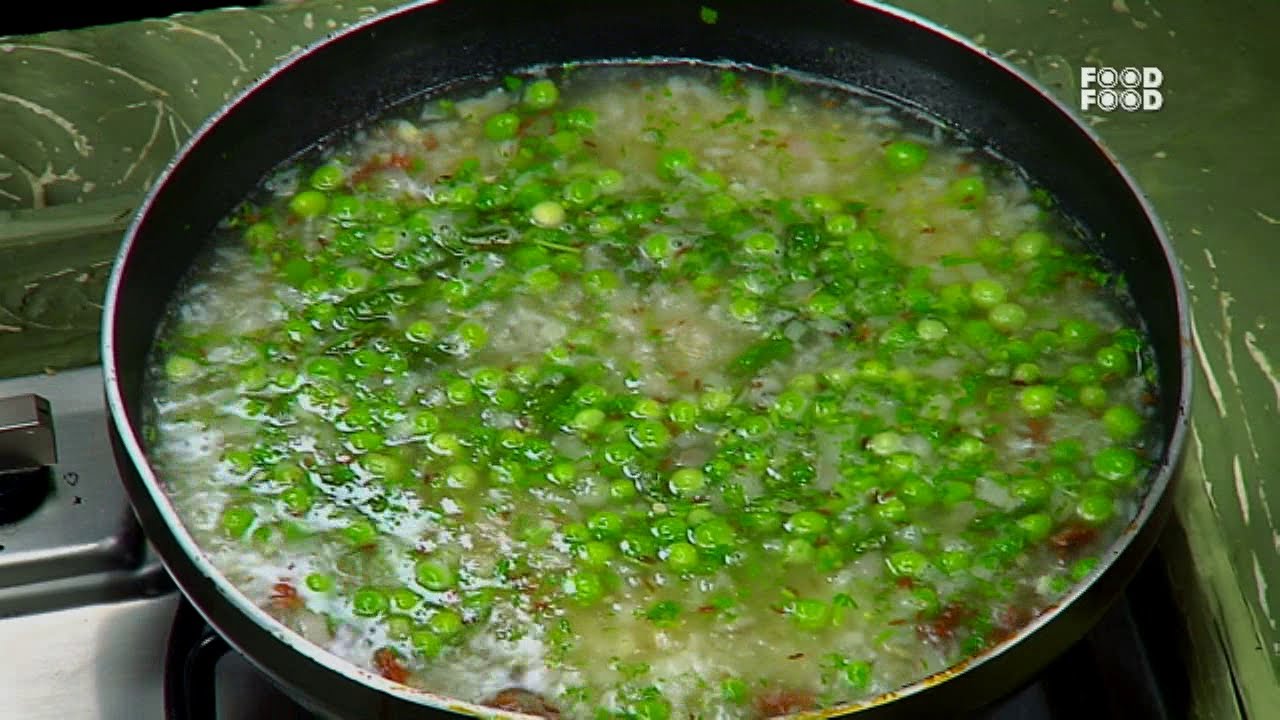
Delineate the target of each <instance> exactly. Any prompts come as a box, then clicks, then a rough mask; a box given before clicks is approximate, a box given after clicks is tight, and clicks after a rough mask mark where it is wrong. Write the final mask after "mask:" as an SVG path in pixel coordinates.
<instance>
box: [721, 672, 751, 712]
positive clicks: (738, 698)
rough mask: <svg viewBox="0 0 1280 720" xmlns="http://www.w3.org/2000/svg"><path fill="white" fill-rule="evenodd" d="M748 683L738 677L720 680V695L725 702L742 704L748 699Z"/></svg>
mask: <svg viewBox="0 0 1280 720" xmlns="http://www.w3.org/2000/svg"><path fill="white" fill-rule="evenodd" d="M747 693H748V689H747V684H746V683H745V682H743V681H742V680H740V679H738V678H733V677H731V678H725V679H724V680H721V681H720V697H721V698H723V699H724V701H725V702H730V703H733V704H735V705H741V704H743V703H745V702H746V701H747V697H748V696H747Z"/></svg>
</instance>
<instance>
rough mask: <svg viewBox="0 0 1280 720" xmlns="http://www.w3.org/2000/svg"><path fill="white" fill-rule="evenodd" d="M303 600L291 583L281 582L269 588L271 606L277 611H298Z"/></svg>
mask: <svg viewBox="0 0 1280 720" xmlns="http://www.w3.org/2000/svg"><path fill="white" fill-rule="evenodd" d="M303 604H304V603H303V600H302V597H301V596H300V595H298V589H297V588H295V587H294V586H293V584H292V583H289V582H285V581H281V582H278V583H276V584H275V585H272V586H271V605H272V606H273V607H275V608H276V609H278V610H299V609H301V608H302V606H303Z"/></svg>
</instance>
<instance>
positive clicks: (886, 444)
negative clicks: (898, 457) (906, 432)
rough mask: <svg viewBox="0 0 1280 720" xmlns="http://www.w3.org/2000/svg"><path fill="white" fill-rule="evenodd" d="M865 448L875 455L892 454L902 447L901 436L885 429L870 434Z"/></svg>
mask: <svg viewBox="0 0 1280 720" xmlns="http://www.w3.org/2000/svg"><path fill="white" fill-rule="evenodd" d="M867 449H868V450H870V451H871V452H873V453H875V454H876V455H880V456H882V457H883V456H886V455H892V454H894V453H896V452H898V451H899V450H901V449H902V436H901V435H899V434H898V433H896V432H892V431H889V430H886V431H884V432H879V433H876V434H875V435H872V436H871V438H870V439H869V440H868V441H867Z"/></svg>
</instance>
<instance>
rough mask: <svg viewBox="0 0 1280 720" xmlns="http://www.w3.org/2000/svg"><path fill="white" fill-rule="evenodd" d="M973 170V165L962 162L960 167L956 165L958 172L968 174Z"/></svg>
mask: <svg viewBox="0 0 1280 720" xmlns="http://www.w3.org/2000/svg"><path fill="white" fill-rule="evenodd" d="M972 169H973V163H968V162H962V163H960V164H959V165H956V172H960V173H967V172H969V171H970V170H972Z"/></svg>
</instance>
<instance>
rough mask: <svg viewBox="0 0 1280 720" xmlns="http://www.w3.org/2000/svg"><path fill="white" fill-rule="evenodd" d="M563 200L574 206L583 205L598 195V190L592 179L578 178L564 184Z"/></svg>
mask: <svg viewBox="0 0 1280 720" xmlns="http://www.w3.org/2000/svg"><path fill="white" fill-rule="evenodd" d="M563 195H564V201H565V202H566V203H568V204H569V205H572V206H574V207H583V206H585V205H590V204H591V203H593V202H595V200H596V198H598V197H600V190H599V188H598V187H597V186H596V183H595V182H594V181H592V180H585V179H579V180H574V181H572V182H570V183H569V184H567V185H565V186H564V192H563Z"/></svg>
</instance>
